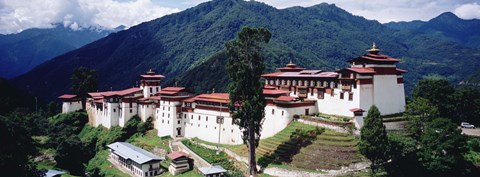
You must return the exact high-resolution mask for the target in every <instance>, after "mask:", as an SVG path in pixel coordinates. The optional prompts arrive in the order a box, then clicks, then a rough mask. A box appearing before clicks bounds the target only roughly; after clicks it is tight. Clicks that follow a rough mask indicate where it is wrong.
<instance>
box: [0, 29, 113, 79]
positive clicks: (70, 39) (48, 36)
mask: <svg viewBox="0 0 480 177" xmlns="http://www.w3.org/2000/svg"><path fill="white" fill-rule="evenodd" d="M53 25H54V26H55V27H54V28H47V29H39V28H32V29H27V30H24V31H22V32H20V33H16V34H9V35H0V77H6V78H12V77H15V76H18V75H20V74H23V73H25V72H27V71H29V70H30V69H32V68H33V67H35V66H37V65H39V64H40V63H43V62H45V61H47V60H48V59H51V58H53V57H55V56H57V55H60V54H62V53H65V52H68V51H70V50H73V49H76V48H79V47H81V46H83V45H85V44H88V43H90V42H92V41H94V40H97V39H100V38H102V37H104V36H106V35H107V34H109V33H110V32H112V31H111V30H99V29H96V28H84V29H78V30H73V29H71V28H68V27H64V26H63V25H62V24H53Z"/></svg>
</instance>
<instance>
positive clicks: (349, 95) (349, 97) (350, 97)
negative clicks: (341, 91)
mask: <svg viewBox="0 0 480 177" xmlns="http://www.w3.org/2000/svg"><path fill="white" fill-rule="evenodd" d="M348 100H350V101H353V93H349V94H348Z"/></svg>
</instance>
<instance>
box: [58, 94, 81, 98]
mask: <svg viewBox="0 0 480 177" xmlns="http://www.w3.org/2000/svg"><path fill="white" fill-rule="evenodd" d="M75 97H77V95H72V94H63V95H61V96H59V97H58V98H60V99H72V98H75Z"/></svg>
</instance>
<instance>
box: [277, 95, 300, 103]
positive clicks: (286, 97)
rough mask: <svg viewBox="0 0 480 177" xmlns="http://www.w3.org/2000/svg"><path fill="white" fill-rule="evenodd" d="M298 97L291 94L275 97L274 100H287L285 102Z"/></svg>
mask: <svg viewBox="0 0 480 177" xmlns="http://www.w3.org/2000/svg"><path fill="white" fill-rule="evenodd" d="M295 99H296V98H295V97H291V96H280V97H278V98H275V99H274V100H275V101H285V102H290V101H294V100H295Z"/></svg>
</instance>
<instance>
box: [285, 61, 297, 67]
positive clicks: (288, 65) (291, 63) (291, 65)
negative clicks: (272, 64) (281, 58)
mask: <svg viewBox="0 0 480 177" xmlns="http://www.w3.org/2000/svg"><path fill="white" fill-rule="evenodd" d="M295 66H297V65H296V64H293V62H292V60H290V63H288V64H287V67H295Z"/></svg>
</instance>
